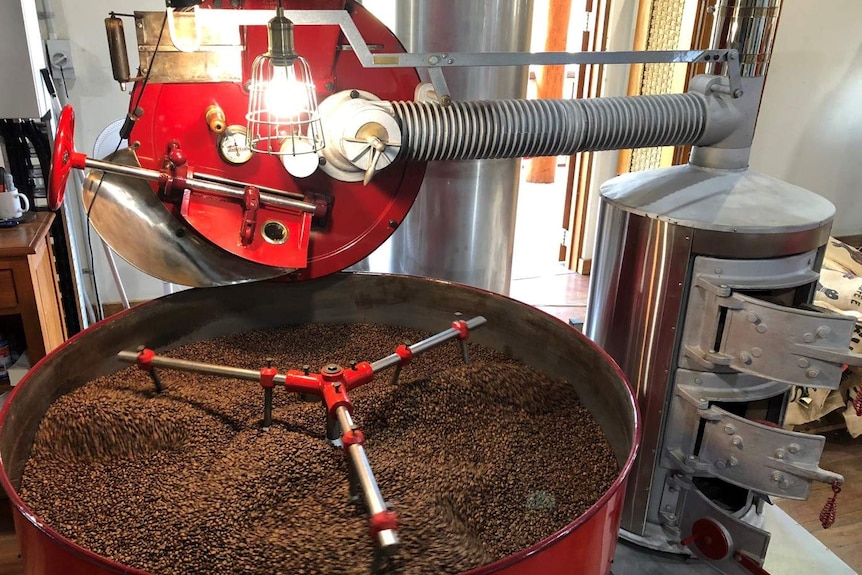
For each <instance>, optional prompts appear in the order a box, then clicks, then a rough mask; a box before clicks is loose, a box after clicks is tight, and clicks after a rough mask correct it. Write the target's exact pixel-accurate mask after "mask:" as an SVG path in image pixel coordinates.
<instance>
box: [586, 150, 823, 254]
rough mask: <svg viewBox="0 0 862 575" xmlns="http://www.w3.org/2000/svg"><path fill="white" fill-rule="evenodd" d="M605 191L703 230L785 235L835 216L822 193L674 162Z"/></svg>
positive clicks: (631, 206) (630, 206) (645, 211)
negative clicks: (677, 164)
mask: <svg viewBox="0 0 862 575" xmlns="http://www.w3.org/2000/svg"><path fill="white" fill-rule="evenodd" d="M601 189H602V197H604V198H605V199H606V200H607V201H609V202H611V203H613V204H616V205H619V206H620V207H621V208H622V209H625V210H626V211H631V212H633V213H636V214H641V215H644V216H647V217H650V218H656V219H659V220H663V221H668V222H672V223H675V224H678V225H681V226H688V227H692V228H696V229H698V230H714V231H720V232H730V233H734V234H736V233H740V234H764V235H770V234H774V235H781V234H786V233H789V232H797V231H804V230H813V229H817V228H819V227H821V226H822V225H823V224H824V223H830V222H831V221H832V218H833V217H834V215H835V206H833V205H832V203H831V202H829V200H827V199H825V198H823V197H822V196H819V195H817V194H815V193H813V192H810V191H808V190H806V189H804V188H800V187H798V186H794V185H792V184H788V183H787V182H782V181H781V180H777V179H775V178H771V177H769V176H766V175H764V174H760V173H758V172H755V171H752V170H710V169H704V168H698V167H696V166H691V165H684V166H674V167H672V168H660V169H657V170H650V171H647V172H636V173H632V174H624V175H622V176H618V177H616V178H613V179H612V180H609V181H608V182H606V183H604V184H602V187H601ZM802 206H804V208H803V207H802ZM797 253H798V252H797ZM778 255H783V254H778ZM739 257H740V258H746V257H751V256H747V255H746V254H744V253H741V254H739Z"/></svg>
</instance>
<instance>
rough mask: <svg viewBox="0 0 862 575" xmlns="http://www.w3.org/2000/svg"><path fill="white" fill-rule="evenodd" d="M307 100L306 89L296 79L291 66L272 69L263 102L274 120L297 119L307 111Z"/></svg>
mask: <svg viewBox="0 0 862 575" xmlns="http://www.w3.org/2000/svg"><path fill="white" fill-rule="evenodd" d="M307 99H308V94H307V87H306V85H305V84H304V83H303V82H301V81H300V80H298V79H297V77H296V72H295V71H294V69H293V66H292V65H290V66H274V67H273V72H272V78H271V79H270V81H269V85H268V86H267V87H266V88H265V93H264V102H265V104H266V109H267V110H268V111H269V113H270V114H271V115H272V116H274V118H275V119H278V120H286V119H294V118H298V117H299V116H300V115H301V114H303V113H304V112H306V111H307V110H306V109H305V108H306V101H307Z"/></svg>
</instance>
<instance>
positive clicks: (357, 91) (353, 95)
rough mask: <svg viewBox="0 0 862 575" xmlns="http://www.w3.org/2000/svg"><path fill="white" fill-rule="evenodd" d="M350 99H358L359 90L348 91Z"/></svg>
mask: <svg viewBox="0 0 862 575" xmlns="http://www.w3.org/2000/svg"><path fill="white" fill-rule="evenodd" d="M350 97H351V98H352V99H354V100H355V99H356V98H358V97H359V90H350Z"/></svg>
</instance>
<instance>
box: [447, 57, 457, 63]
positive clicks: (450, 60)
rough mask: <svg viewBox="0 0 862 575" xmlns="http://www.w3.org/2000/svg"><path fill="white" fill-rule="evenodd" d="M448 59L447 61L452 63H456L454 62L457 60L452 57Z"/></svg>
mask: <svg viewBox="0 0 862 575" xmlns="http://www.w3.org/2000/svg"><path fill="white" fill-rule="evenodd" d="M446 61H447V62H449V63H450V64H454V63H455V60H453V59H452V58H449V59H448V60H446Z"/></svg>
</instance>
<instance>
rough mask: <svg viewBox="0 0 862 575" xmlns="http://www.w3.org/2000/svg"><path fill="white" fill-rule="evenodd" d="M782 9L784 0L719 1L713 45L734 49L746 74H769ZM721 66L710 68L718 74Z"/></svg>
mask: <svg viewBox="0 0 862 575" xmlns="http://www.w3.org/2000/svg"><path fill="white" fill-rule="evenodd" d="M780 11H781V0H719V1H718V2H716V4H715V7H714V9H713V14H714V16H713V27H712V45H711V46H710V48H715V49H719V48H735V49H736V50H738V51H739V61H740V71H741V73H742V75H743V76H744V77H760V76H766V72H767V70H768V69H769V60H770V59H771V58H772V46H773V45H774V44H775V34H776V32H777V31H778V14H779V12H780ZM721 66H722V65H721V64H712V65H710V68H711V70H710V71H712V72H716V73H719V67H721Z"/></svg>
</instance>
